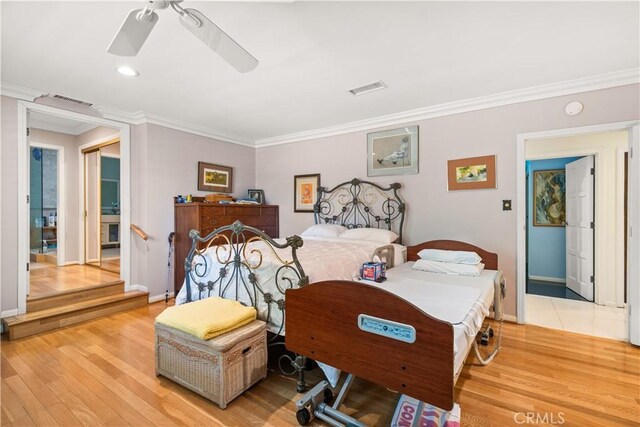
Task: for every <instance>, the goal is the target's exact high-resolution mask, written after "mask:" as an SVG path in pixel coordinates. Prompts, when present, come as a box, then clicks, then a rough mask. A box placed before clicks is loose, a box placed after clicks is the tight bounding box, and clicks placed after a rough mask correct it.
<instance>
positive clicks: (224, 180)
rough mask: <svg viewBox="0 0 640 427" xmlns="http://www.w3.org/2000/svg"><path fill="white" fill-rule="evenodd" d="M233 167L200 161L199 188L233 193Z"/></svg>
mask: <svg viewBox="0 0 640 427" xmlns="http://www.w3.org/2000/svg"><path fill="white" fill-rule="evenodd" d="M232 184H233V168H232V167H229V166H222V165H214V164H213V163H205V162H198V190H200V191H217V192H219V193H231V189H232V188H233V187H232Z"/></svg>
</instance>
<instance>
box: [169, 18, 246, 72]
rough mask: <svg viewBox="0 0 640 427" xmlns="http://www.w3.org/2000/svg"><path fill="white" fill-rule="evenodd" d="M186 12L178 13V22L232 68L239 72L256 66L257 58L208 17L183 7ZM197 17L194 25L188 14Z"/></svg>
mask: <svg viewBox="0 0 640 427" xmlns="http://www.w3.org/2000/svg"><path fill="white" fill-rule="evenodd" d="M184 11H185V12H186V13H184V14H181V15H180V22H181V23H182V25H184V26H185V27H186V28H187V29H188V30H189V31H191V32H192V33H193V34H194V35H195V36H196V37H198V38H199V39H200V40H202V41H203V42H204V44H206V45H207V46H209V47H210V48H211V49H212V50H213V51H214V52H216V53H217V54H218V55H220V56H221V57H222V59H224V60H225V61H227V62H228V63H229V65H231V66H232V67H233V68H235V69H236V70H238V71H239V72H241V73H246V72H248V71H251V70H253V69H254V68H256V67H257V66H258V60H257V59H256V58H254V57H253V56H251V54H250V53H249V52H247V51H246V50H244V48H243V47H242V46H240V45H239V44H238V43H236V42H235V40H233V39H232V38H231V37H229V36H228V35H227V34H226V33H225V32H224V31H222V30H221V29H220V28H219V27H218V26H217V25H216V24H214V23H213V22H211V21H210V20H209V18H207V17H206V16H204V15H203V14H202V13H200V12H199V11H197V10H195V9H184ZM189 15H191V16H193V17H195V18H197V19H198V20H199V21H200V23H201V25H196V24H195V23H194V21H193V19H192V18H191V17H190V16H189Z"/></svg>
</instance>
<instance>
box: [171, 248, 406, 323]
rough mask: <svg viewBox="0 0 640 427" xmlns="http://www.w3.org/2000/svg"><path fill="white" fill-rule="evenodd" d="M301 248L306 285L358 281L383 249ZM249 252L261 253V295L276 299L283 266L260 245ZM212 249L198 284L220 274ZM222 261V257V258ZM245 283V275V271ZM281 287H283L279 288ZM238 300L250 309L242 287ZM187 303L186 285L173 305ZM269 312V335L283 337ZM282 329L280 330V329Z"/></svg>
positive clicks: (399, 256) (263, 314) (262, 313)
mask: <svg viewBox="0 0 640 427" xmlns="http://www.w3.org/2000/svg"><path fill="white" fill-rule="evenodd" d="M277 241H278V242H279V243H284V240H283V239H279V240H277ZM303 241H304V244H303V246H302V247H301V248H300V249H298V251H297V254H298V260H299V261H300V264H301V265H302V268H303V270H304V272H305V274H306V275H307V276H309V283H313V282H319V281H323V280H355V279H357V278H358V275H359V269H360V266H362V264H363V263H364V262H367V261H370V260H371V255H372V254H373V252H374V251H375V249H376V248H378V247H380V246H382V245H381V244H380V243H377V242H370V241H363V240H347V239H340V238H329V237H310V236H309V237H305V238H304V239H303ZM250 245H251V247H250V249H259V250H260V251H261V252H262V255H263V260H262V264H261V266H260V267H259V268H257V269H255V270H254V273H255V275H256V278H257V282H258V284H259V285H260V287H261V289H263V291H264V292H269V293H271V294H272V295H273V296H274V298H276V299H278V298H279V296H280V295H281V292H280V291H279V290H278V289H277V287H276V284H275V280H274V278H275V275H276V272H277V270H278V268H279V267H280V266H281V265H282V264H280V263H279V262H278V261H277V260H276V259H275V257H274V255H273V253H272V252H271V251H270V250H269V249H268V248H267V247H266V244H265V243H263V242H255V243H251V244H250ZM394 247H395V249H396V250H395V257H396V265H398V264H401V263H403V262H404V259H403V256H404V254H405V253H406V247H404V246H402V245H394ZM213 251H214V248H210V249H209V250H208V251H207V252H206V253H205V257H207V266H208V267H207V271H206V272H204V276H203V277H201V278H199V280H200V281H201V282H204V283H206V282H207V281H209V280H215V279H217V278H218V277H219V270H220V267H221V266H222V265H221V264H220V263H218V262H217V259H216V256H215V252H213ZM246 252H247V256H248V258H249V261H250V263H251V264H257V261H258V255H257V254H253V255H250V251H249V250H247V251H246ZM276 253H277V254H278V256H279V257H281V258H282V259H283V260H289V261H290V260H291V249H290V248H287V249H277V250H276ZM221 258H223V259H224V256H221ZM231 271H232V267H231V266H230V267H229V273H231ZM244 274H245V281H246V283H249V281H248V279H246V275H247V271H246V269H244ZM281 286H283V285H281ZM217 292H218V289H217V288H216V289H214V295H218V294H217ZM191 295H192V298H193V300H197V299H199V296H198V290H197V288H196V287H195V286H193V282H192V286H191ZM224 297H225V298H228V299H236V290H235V286H234V287H233V288H232V287H229V288H228V289H227V291H226V292H225V295H224ZM237 299H238V301H240V302H243V303H245V304H248V305H251V304H252V303H251V301H250V298H249V294H248V293H247V292H246V291H245V290H244V288H243V287H242V286H240V287H239V289H238V292H237ZM186 301H187V290H186V286H185V284H183V285H182V288H181V289H180V292H179V293H178V295H177V296H176V304H183V303H185V302H186ZM271 305H272V307H271V312H270V314H269V322H268V325H267V327H268V328H269V330H270V331H271V332H274V333H279V334H280V335H284V332H285V331H284V325H283V322H282V320H283V319H282V313H281V312H280V310H278V309H277V308H276V309H274V307H273V304H271ZM257 309H258V318H260V319H262V320H266V319H267V313H268V304H266V303H264V301H262V299H261V298H259V299H258V306H257ZM281 325H282V329H281Z"/></svg>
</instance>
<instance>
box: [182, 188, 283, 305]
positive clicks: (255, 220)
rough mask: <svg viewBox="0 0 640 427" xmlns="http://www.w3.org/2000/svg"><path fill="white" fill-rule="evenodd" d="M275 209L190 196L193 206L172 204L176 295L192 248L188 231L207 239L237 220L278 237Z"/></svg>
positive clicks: (276, 208) (270, 206) (271, 206)
mask: <svg viewBox="0 0 640 427" xmlns="http://www.w3.org/2000/svg"><path fill="white" fill-rule="evenodd" d="M278 212H279V211H278V206H275V205H237V204H233V205H231V204H219V203H215V204H214V203H205V202H204V197H197V196H194V197H193V203H188V204H186V203H185V204H178V203H176V204H175V205H174V218H175V229H174V231H175V233H176V234H175V266H174V290H175V295H177V294H178V291H179V290H180V287H181V286H182V283H183V282H184V262H185V259H186V257H187V254H188V253H189V250H190V249H191V239H190V238H189V232H190V231H191V230H197V231H199V232H200V235H201V236H206V235H207V234H209V233H210V232H212V231H213V230H215V229H216V228H219V227H222V226H224V225H230V224H233V222H235V221H236V220H240V221H241V222H242V223H243V224H245V225H249V226H252V227H255V228H257V229H259V230H261V231H263V232H264V233H266V234H267V235H268V236H270V237H278V236H279V232H280V230H279V214H278Z"/></svg>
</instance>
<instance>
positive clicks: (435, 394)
mask: <svg viewBox="0 0 640 427" xmlns="http://www.w3.org/2000/svg"><path fill="white" fill-rule="evenodd" d="M286 297H287V317H286V330H287V334H286V337H285V344H286V347H287V348H288V349H289V350H291V351H294V352H296V353H300V354H303V355H305V356H307V357H311V358H313V359H315V360H318V361H320V362H324V363H326V364H328V365H331V366H334V367H336V368H339V369H342V370H344V371H346V372H349V373H350V374H353V375H355V376H357V377H360V378H363V379H366V380H368V381H371V382H374V383H376V384H379V385H381V386H384V387H388V388H390V389H392V390H396V391H398V392H400V393H403V394H407V395H409V396H411V397H414V398H416V399H419V400H422V401H424V402H429V403H431V404H433V405H436V406H438V407H440V408H443V409H447V410H450V409H451V408H453V399H454V388H453V387H454V372H453V368H454V366H453V363H454V354H453V326H451V324H449V323H447V322H443V321H440V320H437V319H434V318H432V317H431V316H429V315H428V314H426V313H425V312H423V311H422V310H420V309H419V308H417V307H415V306H414V305H413V304H411V303H409V302H407V301H406V300H404V299H402V298H400V297H398V296H396V295H394V294H392V293H390V292H387V291H385V290H384V289H381V288H378V287H375V286H371V285H367V284H363V283H356V282H349V281H342V280H330V281H324V282H316V283H312V284H310V285H308V286H305V287H303V288H300V289H290V290H287V293H286ZM385 327H386V330H385ZM410 327H413V328H414V329H415V333H414V338H415V341H413V342H409V341H411V335H412V334H411V332H410ZM374 331H375V332H374ZM390 332H394V334H392V335H394V337H395V338H390V337H388V336H387V335H389V333H390ZM400 337H401V338H403V339H399V338H400Z"/></svg>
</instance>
